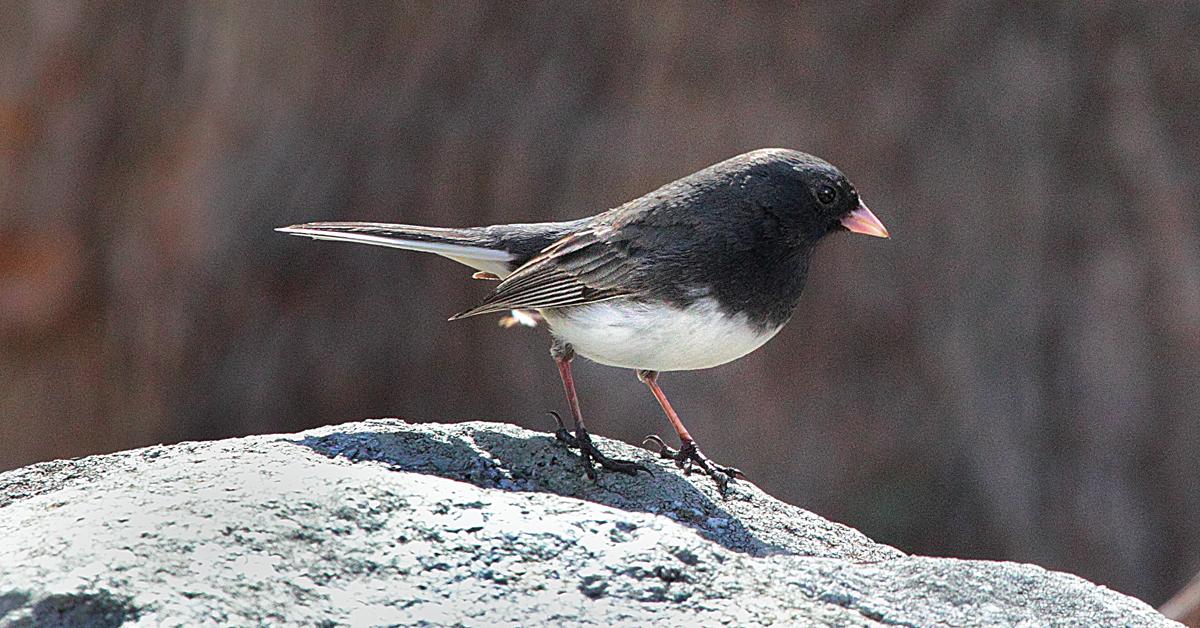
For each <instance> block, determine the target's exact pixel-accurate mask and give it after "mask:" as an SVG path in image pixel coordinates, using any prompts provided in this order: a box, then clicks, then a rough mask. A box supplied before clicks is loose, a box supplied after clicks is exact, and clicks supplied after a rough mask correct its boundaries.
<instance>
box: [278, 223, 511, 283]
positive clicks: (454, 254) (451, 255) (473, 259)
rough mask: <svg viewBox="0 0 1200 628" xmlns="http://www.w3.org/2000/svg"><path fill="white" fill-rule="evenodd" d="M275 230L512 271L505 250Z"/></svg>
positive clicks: (311, 230) (302, 229)
mask: <svg viewBox="0 0 1200 628" xmlns="http://www.w3.org/2000/svg"><path fill="white" fill-rule="evenodd" d="M276 231H279V232H282V233H287V234H291V235H297V236H308V237H310V238H312V239H314V240H332V241H335V242H358V243H360V244H371V245H375V246H386V247H390V248H393V249H405V250H408V251H421V252H424V253H435V254H437V255H441V256H442V257H445V258H447V259H452V260H454V261H456V262H458V263H460V264H463V265H466V266H470V267H471V268H474V269H475V270H482V271H486V272H489V273H495V274H496V275H497V276H499V277H501V278H503V277H506V276H507V275H508V274H509V273H510V272H512V271H511V270H510V269H509V263H510V262H512V261H513V255H512V254H511V253H509V252H507V251H501V250H497V249H489V248H484V247H479V246H467V245H464V244H449V243H442V242H424V241H420V240H405V239H403V238H392V237H384V236H377V235H371V234H368V233H349V232H343V231H325V230H323V229H320V228H314V227H304V226H301V225H296V226H293V227H279V228H277V229H276Z"/></svg>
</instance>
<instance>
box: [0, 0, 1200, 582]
mask: <svg viewBox="0 0 1200 628" xmlns="http://www.w3.org/2000/svg"><path fill="white" fill-rule="evenodd" d="M821 4H824V3H813V4H811V5H803V6H787V5H775V4H765V5H759V4H748V3H746V4H743V3H739V4H737V5H735V6H730V7H722V6H718V5H715V4H700V3H697V4H683V5H679V4H668V3H638V4H628V5H623V4H609V3H604V4H600V3H595V4H586V3H560V4H542V3H537V4H510V3H494V4H493V3H481V4H472V3H464V4H457V3H430V4H407V3H406V4H397V5H382V4H369V5H368V4H363V5H351V4H343V3H328V4H300V3H292V2H280V3H257V2H244V3H242V2H229V3H216V2H213V3H156V2H148V3H145V4H137V3H134V4H126V3H111V2H97V3H86V4H70V3H58V2H44V3H32V4H18V3H4V4H3V5H2V6H0V14H2V19H0V59H3V61H0V469H7V468H12V467H16V466H19V465H24V464H27V463H31V462H34V461H38V460H46V459H50V458H55V457H63V456H79V455H84V454H89V453H96V452H106V451H112V450H115V449H120V448H128V447H134V446H139V445H147V444H151V443H156V442H161V441H168V442H169V441H177V440H181V439H207V438H218V437H225V436H234V435H242V434H249V433H257V432H271V431H283V430H298V429H301V428H305V427H310V426H315V425H321V424H326V423H332V422H341V421H347V420H353V419H359V418H362V417H368V416H381V415H384V416H397V415H398V416H402V417H406V418H409V419H410V420H420V421H458V420H469V419H484V420H491V421H510V422H515V423H519V424H521V425H524V426H527V427H530V428H534V429H547V428H549V427H550V425H551V423H550V419H549V418H548V417H547V415H546V411H547V410H551V409H556V410H560V411H562V410H565V408H564V404H563V402H562V399H561V389H560V385H559V382H558V379H557V377H556V373H555V369H554V366H553V363H552V362H551V361H550V360H549V358H548V354H547V346H548V345H547V339H546V337H545V332H544V330H538V331H536V332H531V331H528V330H520V331H503V330H500V329H498V328H497V327H496V324H495V320H494V319H488V318H478V319H471V320H467V321H463V322H457V323H447V322H446V321H445V318H446V316H447V315H449V314H451V313H453V312H456V311H459V310H461V309H463V308H465V307H468V306H470V305H473V304H474V303H475V302H476V301H477V300H478V299H480V298H482V296H483V294H484V293H485V291H486V290H487V289H488V288H489V286H488V285H485V284H484V283H482V282H471V281H469V280H468V279H467V277H468V275H469V271H468V270H467V269H465V268H464V267H460V266H457V265H455V264H453V263H452V262H449V261H447V260H443V259H441V258H437V257H433V256H426V255H420V254H416V253H405V252H396V251H390V250H385V249H378V248H371V247H365V246H355V245H347V244H332V243H314V242H309V241H303V240H300V239H296V238H288V237H285V236H283V235H281V234H277V233H274V232H272V230H271V229H272V228H273V227H275V226H279V225H286V224H289V223H294V222H301V221H308V220H319V219H371V220H381V221H398V222H411V223H431V224H446V225H468V224H486V223H495V222H505V221H518V220H522V221H533V220H547V219H565V218H572V217H578V216H582V215H586V214H590V213H594V212H597V211H599V210H603V209H606V208H608V207H612V206H615V205H617V204H620V203H622V202H624V201H626V200H628V199H630V198H633V197H635V196H638V195H641V194H643V193H645V192H647V191H649V190H651V189H653V188H654V187H656V186H658V185H660V184H662V183H665V182H667V181H669V180H672V179H674V178H676V177H679V176H682V175H685V174H688V173H690V172H692V171H693V170H696V169H698V168H700V167H703V166H705V165H708V164H710V163H712V162H715V161H718V160H720V159H723V158H726V157H729V156H732V155H734V154H736V153H739V152H742V151H746V150H749V149H753V148H759V147H764V146H787V147H793V148H799V149H803V150H806V151H810V152H813V153H816V154H818V155H821V156H823V157H825V158H827V159H829V160H830V161H832V162H833V163H835V164H837V165H839V166H840V167H841V168H842V169H843V170H845V171H846V172H847V173H848V174H849V175H850V176H851V177H852V179H853V180H854V181H855V183H856V185H857V187H858V188H859V189H860V190H861V191H862V192H863V195H864V198H865V199H866V200H867V202H868V203H869V204H870V206H871V207H872V208H873V209H874V210H875V212H876V214H878V215H879V216H880V217H881V218H882V219H883V221H884V222H885V223H886V224H887V226H888V227H889V228H890V229H891V231H892V233H893V234H894V237H893V239H892V240H891V241H887V242H884V241H879V240H871V239H868V238H861V237H858V238H855V237H849V236H843V237H838V238H834V239H833V241H832V242H830V243H829V244H827V245H825V246H824V247H823V248H822V250H820V251H819V253H818V256H817V260H816V262H815V268H814V272H813V274H812V280H811V282H810V285H809V288H808V290H807V292H806V296H805V299H804V300H803V301H802V305H801V309H800V310H799V312H798V314H797V316H796V317H795V318H794V319H793V321H792V323H791V325H790V326H789V327H788V328H786V329H785V330H784V332H783V333H781V334H780V335H779V336H778V337H777V338H776V339H775V340H774V341H773V342H771V343H769V344H768V345H767V346H766V347H765V348H764V349H762V350H760V351H758V352H757V353H755V354H753V355H751V356H750V357H747V358H746V359H743V360H741V361H739V362H736V363H734V364H732V365H729V366H725V367H722V368H718V369H715V370H711V371H703V372H694V373H677V374H668V375H666V376H664V377H663V379H662V381H663V385H664V387H665V388H666V390H667V392H668V393H670V394H671V395H672V399H673V400H674V401H675V404H676V407H677V408H678V409H679V410H680V411H681V413H682V414H683V416H684V417H685V420H686V421H687V423H688V425H689V426H690V427H691V430H692V432H693V434H695V435H696V436H697V438H698V439H699V441H700V443H701V444H702V445H703V446H704V448H705V449H706V451H708V453H709V454H711V455H712V456H713V457H714V458H716V459H717V460H718V461H722V462H726V463H736V464H737V465H739V466H741V467H742V468H743V469H744V470H745V471H746V472H747V473H748V474H749V476H750V477H751V478H753V479H754V480H755V481H756V482H758V483H759V484H760V485H761V486H762V487H763V488H765V489H767V490H768V491H770V492H772V493H774V494H776V495H778V496H780V497H782V498H784V499H786V500H788V501H791V502H794V503H797V504H800V505H803V506H805V507H807V508H810V509H812V510H814V511H816V512H818V513H821V514H823V515H826V516H829V517H832V518H834V519H836V520H840V521H843V522H846V523H849V524H852V525H854V526H857V527H859V528H861V529H863V530H864V531H866V532H867V533H868V534H870V535H872V536H873V537H875V538H876V539H878V540H880V541H883V542H887V543H891V544H893V545H896V546H898V547H900V548H903V549H905V550H909V551H914V552H923V553H933V554H941V555H955V556H968V557H986V558H1004V559H1013V560H1021V561H1033V562H1037V563H1039V564H1041V565H1044V566H1046V567H1050V568H1059V569H1067V570H1070V571H1073V572H1076V573H1079V574H1080V575H1083V576H1085V577H1088V578H1091V579H1093V580H1096V581H1099V582H1101V583H1105V584H1108V585H1110V586H1112V587H1115V588H1117V589H1119V590H1121V591H1124V592H1128V593H1131V594H1134V595H1137V596H1140V597H1142V598H1144V599H1145V600H1147V601H1149V602H1151V603H1153V604H1157V603H1159V602H1161V601H1163V600H1164V599H1165V598H1166V597H1167V596H1168V595H1169V594H1170V593H1171V592H1172V591H1173V590H1175V589H1177V588H1179V587H1180V586H1182V585H1183V584H1184V583H1185V582H1186V581H1187V580H1188V578H1189V576H1190V575H1191V574H1192V573H1193V572H1195V571H1196V570H1197V569H1200V455H1198V451H1200V391H1198V390H1197V388H1198V387H1200V357H1198V352H1200V215H1198V214H1200V212H1198V209H1200V207H1198V203H1197V201H1196V195H1197V192H1198V191H1200V190H1197V176H1196V174H1197V172H1200V8H1198V7H1200V5H1197V4H1196V3H1186V4H1185V3H1173V2H1154V3H1119V2H1111V3H1105V2H1088V3H1072V4H1070V5H1068V4H1067V3H1038V5H1039V6H1036V7H1025V8H1021V7H1018V6H1015V4H1014V3H999V2H997V3H992V4H988V3H983V2H948V3H931V4H919V3H890V2H878V3H837V4H836V5H835V6H833V7H827V6H821ZM578 378H579V380H580V387H581V391H580V392H581V396H582V402H583V404H584V411H585V413H586V414H587V415H588V416H590V417H591V425H592V426H593V428H594V431H596V432H599V433H601V434H603V435H607V436H613V437H618V438H622V439H625V440H628V441H633V442H636V441H638V440H640V438H641V437H642V436H644V435H645V434H648V433H651V432H664V433H669V432H670V430H669V427H668V426H667V424H666V422H665V421H664V420H663V419H662V418H661V415H660V413H659V411H658V408H657V406H656V405H655V403H654V400H653V398H652V397H651V396H650V395H649V394H647V393H646V391H645V390H644V388H643V387H642V386H641V384H639V383H638V382H637V380H636V379H635V378H634V375H633V373H631V372H624V371H619V370H615V369H610V368H605V367H598V366H594V365H584V366H581V367H580V369H579V373H578Z"/></svg>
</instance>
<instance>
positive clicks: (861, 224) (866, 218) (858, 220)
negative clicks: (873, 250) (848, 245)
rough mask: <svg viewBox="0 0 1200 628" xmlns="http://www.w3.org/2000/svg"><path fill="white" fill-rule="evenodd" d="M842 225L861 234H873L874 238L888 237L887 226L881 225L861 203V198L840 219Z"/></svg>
mask: <svg viewBox="0 0 1200 628" xmlns="http://www.w3.org/2000/svg"><path fill="white" fill-rule="evenodd" d="M842 226H843V227H845V228H846V230H847V231H851V232H854V233H861V234H863V235H869V236H875V237H876V238H890V237H891V236H890V235H888V230H887V227H885V226H883V223H882V222H879V219H878V218H876V217H875V214H872V213H871V210H869V209H867V206H866V205H863V202H862V200H859V201H858V207H856V208H855V209H854V211H852V212H850V214H849V215H848V216H846V217H845V218H843V219H842Z"/></svg>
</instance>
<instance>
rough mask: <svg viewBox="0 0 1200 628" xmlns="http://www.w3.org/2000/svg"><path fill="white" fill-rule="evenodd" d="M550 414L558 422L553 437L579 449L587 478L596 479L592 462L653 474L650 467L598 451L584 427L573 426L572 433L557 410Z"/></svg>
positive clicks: (621, 471) (617, 468) (618, 468)
mask: <svg viewBox="0 0 1200 628" xmlns="http://www.w3.org/2000/svg"><path fill="white" fill-rule="evenodd" d="M550 414H551V415H553V416H554V420H555V421H557V422H558V429H557V430H554V437H555V438H557V439H558V440H560V441H562V442H563V443H566V445H567V447H570V448H572V449H578V450H579V459H580V462H581V463H582V465H583V469H584V471H585V472H586V473H587V476H588V478H590V479H592V480H594V479H596V467H595V465H593V464H592V463H593V462H595V463H597V464H599V465H600V466H601V467H604V468H605V469H608V470H609V471H617V472H619V473H624V474H626V475H634V476H636V475H637V472H638V471H645V472H646V475H654V474H653V473H651V472H650V469H647V468H646V467H644V466H642V465H640V464H638V463H636V462H633V461H630V460H616V459H613V458H609V457H608V456H606V455H604V454H602V453H600V450H599V449H597V448H596V446H595V445H593V444H592V437H591V436H590V435H588V433H587V430H586V429H584V428H583V427H582V426H581V427H577V428H575V432H574V433H572V432H571V430H569V429H567V426H566V425H564V424H563V420H562V417H560V416H558V413H557V412H551V413H550Z"/></svg>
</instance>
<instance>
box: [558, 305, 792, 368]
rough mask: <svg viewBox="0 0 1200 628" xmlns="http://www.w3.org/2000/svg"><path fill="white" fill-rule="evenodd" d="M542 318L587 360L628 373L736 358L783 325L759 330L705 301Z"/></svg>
mask: <svg viewBox="0 0 1200 628" xmlns="http://www.w3.org/2000/svg"><path fill="white" fill-rule="evenodd" d="M542 316H543V317H545V319H546V322H547V323H548V324H549V325H550V328H551V330H552V331H553V333H554V334H555V335H556V336H558V337H559V338H560V339H562V340H563V341H565V342H568V343H570V344H571V346H572V347H574V349H575V352H576V353H578V354H579V355H582V356H583V357H585V358H588V359H589V360H592V361H594V362H599V363H600V364H606V365H609V366H618V367H622V368H630V369H646V370H651V371H688V370H695V369H704V368H710V367H714V366H718V365H721V364H725V363H726V362H731V361H733V360H736V359H738V358H740V357H742V356H744V355H746V354H748V353H750V352H751V351H754V350H755V349H757V348H759V347H761V346H762V345H763V344H764V343H766V342H767V341H768V340H770V339H771V337H772V336H774V335H775V334H776V333H777V332H778V331H779V330H780V328H782V327H783V326H782V325H779V326H777V327H773V328H763V327H761V326H759V325H756V324H754V323H752V322H750V320H749V319H748V318H746V317H745V316H741V315H730V314H726V313H725V312H724V311H722V310H721V308H720V307H719V306H718V304H717V302H716V300H714V299H712V298H711V297H705V298H701V299H697V300H696V301H693V302H692V303H691V304H690V305H688V306H686V307H675V306H673V305H669V304H666V303H656V302H648V301H634V300H629V299H611V300H608V301H600V302H598V303H590V304H588V305H579V306H575V307H568V308H557V309H548V310H543V311H542Z"/></svg>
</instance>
